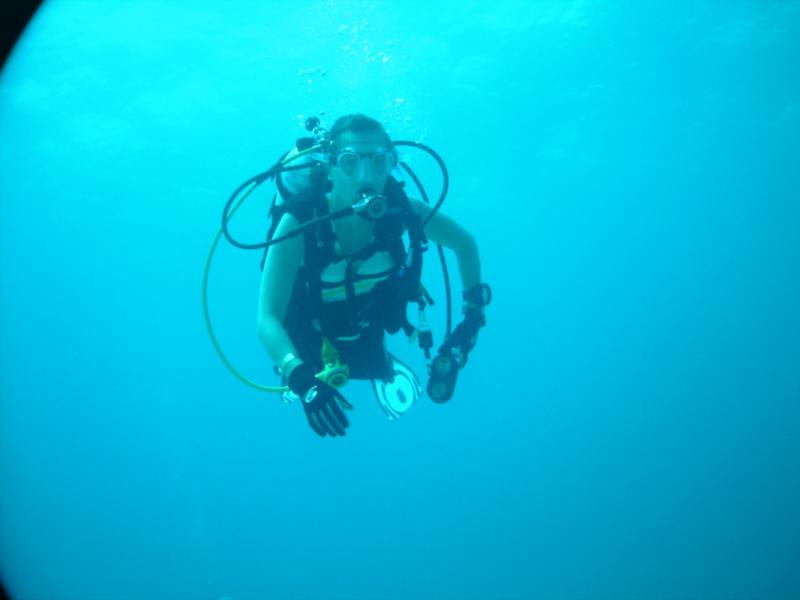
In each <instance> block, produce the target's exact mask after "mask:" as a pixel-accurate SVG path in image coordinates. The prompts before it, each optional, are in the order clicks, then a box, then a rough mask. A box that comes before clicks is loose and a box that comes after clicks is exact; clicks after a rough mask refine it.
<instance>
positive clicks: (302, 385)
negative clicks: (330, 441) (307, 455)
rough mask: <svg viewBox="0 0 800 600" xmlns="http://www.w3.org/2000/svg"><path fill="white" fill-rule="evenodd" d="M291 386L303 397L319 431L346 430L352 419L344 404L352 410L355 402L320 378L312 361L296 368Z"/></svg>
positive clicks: (334, 433)
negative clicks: (348, 416)
mask: <svg viewBox="0 0 800 600" xmlns="http://www.w3.org/2000/svg"><path fill="white" fill-rule="evenodd" d="M289 389H291V390H292V391H293V392H294V393H295V394H297V395H298V396H299V397H300V398H301V399H302V401H303V410H304V411H305V413H306V418H307V419H308V424H309V425H310V426H311V429H313V430H314V431H315V432H316V433H317V434H318V435H320V436H322V437H325V436H326V435H329V436H331V437H336V436H337V435H344V434H345V429H347V428H348V427H349V426H350V423H349V422H348V421H347V417H346V416H345V414H344V412H343V411H342V408H341V406H344V407H345V408H347V409H348V410H351V409H352V408H353V406H352V405H351V404H350V403H349V402H348V401H347V400H345V399H344V396H342V395H341V394H340V393H339V392H338V391H337V390H336V389H334V388H332V387H331V386H329V385H328V384H327V383H325V382H324V381H320V380H319V379H317V378H316V377H315V375H314V369H313V368H312V367H311V366H310V365H308V364H306V363H302V364H300V365H297V367H295V368H294V370H292V372H291V374H290V375H289ZM340 404H341V406H340Z"/></svg>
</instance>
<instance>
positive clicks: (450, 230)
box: [411, 199, 481, 290]
mask: <svg viewBox="0 0 800 600" xmlns="http://www.w3.org/2000/svg"><path fill="white" fill-rule="evenodd" d="M411 209H412V210H413V211H414V213H416V214H418V215H419V216H420V217H422V219H423V220H425V219H426V218H427V216H428V214H429V213H430V212H431V207H430V205H428V204H425V203H424V202H422V201H420V200H413V199H411ZM425 235H426V236H427V237H428V239H429V240H431V241H432V242H434V243H436V244H439V245H441V246H444V247H445V248H449V249H450V250H452V251H453V252H455V255H456V257H457V258H458V270H459V272H460V273H461V284H462V285H463V287H464V289H465V290H468V289H471V288H472V287H474V286H476V285H478V284H479V283H480V281H481V259H480V255H479V254H478V244H477V243H476V242H475V238H474V237H472V235H471V234H470V233H469V232H468V231H467V230H466V229H464V228H463V227H461V225H459V224H458V223H456V222H455V221H454V220H453V219H451V218H450V217H448V216H447V215H445V214H443V213H442V211H440V210H439V211H436V214H435V215H433V218H432V219H431V220H430V221H429V222H428V224H427V225H426V226H425Z"/></svg>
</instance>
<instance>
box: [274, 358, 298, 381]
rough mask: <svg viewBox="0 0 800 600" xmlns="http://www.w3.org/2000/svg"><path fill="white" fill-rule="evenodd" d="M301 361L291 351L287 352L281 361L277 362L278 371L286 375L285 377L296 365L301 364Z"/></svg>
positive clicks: (287, 376)
mask: <svg viewBox="0 0 800 600" xmlns="http://www.w3.org/2000/svg"><path fill="white" fill-rule="evenodd" d="M302 364H303V361H302V360H300V358H299V357H298V356H297V355H296V354H294V353H293V352H288V353H287V354H286V355H285V356H284V357H283V358H282V359H281V362H280V363H279V364H278V371H280V373H281V375H283V376H284V377H286V378H287V379H288V378H289V376H290V375H291V374H292V371H294V370H295V369H296V368H297V367H298V366H300V365H302Z"/></svg>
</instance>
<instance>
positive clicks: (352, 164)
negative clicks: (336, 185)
mask: <svg viewBox="0 0 800 600" xmlns="http://www.w3.org/2000/svg"><path fill="white" fill-rule="evenodd" d="M361 161H364V162H365V163H368V165H369V167H370V175H371V176H373V177H383V176H384V175H386V174H387V173H389V171H391V170H392V169H394V167H395V164H396V158H395V155H394V154H392V153H391V152H386V151H385V150H379V151H378V152H370V153H360V152H354V151H352V150H344V151H342V152H340V153H339V154H337V155H336V161H335V163H334V164H335V165H336V166H337V167H339V168H340V169H341V170H342V173H344V175H345V176H347V177H354V176H355V175H356V173H357V171H358V169H359V167H360V164H361ZM366 166H367V165H366V164H365V165H364V167H366Z"/></svg>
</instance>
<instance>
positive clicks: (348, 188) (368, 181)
mask: <svg viewBox="0 0 800 600" xmlns="http://www.w3.org/2000/svg"><path fill="white" fill-rule="evenodd" d="M395 164H396V157H395V155H394V152H393V151H392V149H391V148H390V147H389V145H388V144H387V143H386V139H385V138H384V136H383V135H382V134H381V133H380V132H377V131H376V132H367V133H353V132H351V131H345V132H344V133H342V134H341V135H340V136H338V137H337V139H336V148H335V150H334V151H333V154H332V156H331V167H330V171H329V172H328V177H329V178H330V180H331V182H332V183H333V192H334V193H335V194H336V195H337V196H340V197H342V198H344V199H348V200H352V199H354V198H355V195H356V194H357V193H358V192H359V191H361V190H363V189H366V188H371V189H373V190H374V191H376V192H383V188H384V186H385V185H386V180H387V179H388V177H389V173H390V172H391V171H392V169H393V168H394V166H395Z"/></svg>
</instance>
